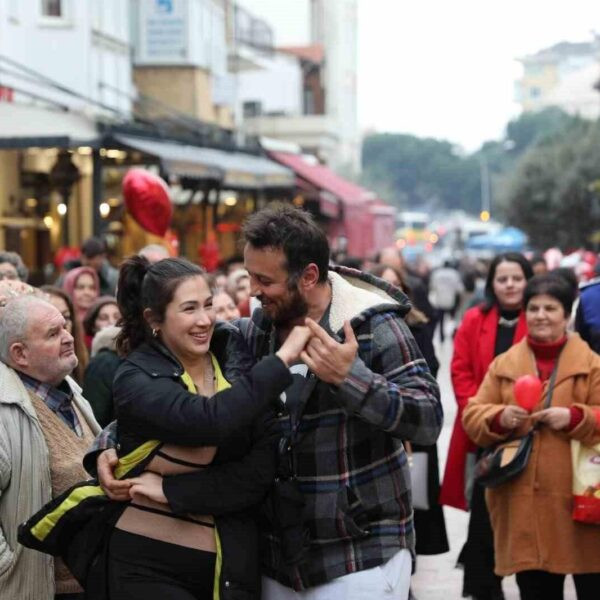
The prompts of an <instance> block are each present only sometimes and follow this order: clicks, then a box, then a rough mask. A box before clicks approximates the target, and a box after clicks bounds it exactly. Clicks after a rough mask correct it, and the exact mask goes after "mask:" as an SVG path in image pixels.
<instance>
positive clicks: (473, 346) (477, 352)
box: [440, 252, 533, 600]
mask: <svg viewBox="0 0 600 600" xmlns="http://www.w3.org/2000/svg"><path fill="white" fill-rule="evenodd" d="M532 274H533V273H532V270H531V266H530V264H529V262H528V261H527V259H526V258H525V257H524V256H523V255H522V254H519V253H513V252H509V253H505V254H500V255H498V256H496V257H495V258H494V260H493V261H492V263H491V265H490V269H489V273H488V277H487V280H486V284H485V295H486V301H485V302H484V303H483V304H482V305H480V306H476V307H475V308H471V309H470V310H468V311H467V312H466V313H465V316H464V318H463V321H462V323H461V325H460V327H459V328H458V330H457V332H456V336H455V338H454V354H453V356H452V364H451V368H450V372H451V376H452V385H453V388H454V395H455V397H456V402H457V404H458V412H457V415H456V420H455V422H454V430H453V432H452V438H451V440H450V447H449V450H448V461H447V463H446V470H445V473H444V481H443V484H442V490H441V494H440V503H441V504H445V505H446V506H453V507H455V508H459V509H462V510H468V509H469V503H468V502H467V499H466V498H465V484H466V483H467V481H466V478H465V471H466V466H467V456H468V454H469V453H473V454H472V456H473V457H474V453H475V452H476V451H477V448H476V447H475V446H474V445H473V443H472V442H471V441H470V440H469V438H468V437H467V435H466V433H465V431H464V429H463V427H462V424H461V418H462V411H463V409H464V407H465V406H466V404H467V402H468V400H469V398H470V397H472V396H474V395H475V394H476V393H477V390H478V388H479V385H480V384H481V382H482V381H483V378H484V376H485V374H486V372H487V369H488V367H489V365H490V363H491V362H492V361H493V359H494V358H495V357H496V356H497V355H498V354H501V353H502V352H505V351H506V350H508V349H509V348H510V347H511V346H512V345H513V344H514V343H516V342H518V341H519V340H520V339H522V338H523V337H525V335H526V333H527V328H526V325H525V314H524V312H523V311H522V302H523V291H524V289H525V285H526V283H527V280H528V279H529V278H530V277H531V276H532ZM471 511H472V512H471V520H470V523H469V535H468V538H467V542H466V544H465V547H464V548H463V551H462V552H461V556H460V558H459V562H462V563H463V564H464V568H465V572H464V589H463V594H466V595H469V594H470V595H472V596H473V597H474V598H476V599H477V600H492V599H493V600H496V599H497V598H502V588H501V585H500V579H499V578H497V577H496V576H495V575H494V551H493V537H492V530H491V526H490V525H489V517H488V515H487V509H486V507H485V498H484V495H483V489H482V488H481V487H480V486H476V487H475V489H473V494H472V497H471ZM488 542H489V543H488Z"/></svg>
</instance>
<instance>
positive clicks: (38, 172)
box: [0, 103, 98, 284]
mask: <svg viewBox="0 0 600 600" xmlns="http://www.w3.org/2000/svg"><path fill="white" fill-rule="evenodd" d="M0 123H2V127H1V129H0V132H1V134H0V135H1V137H0V247H2V248H6V249H7V250H11V251H14V252H18V253H19V254H20V255H21V256H22V257H23V259H24V261H25V262H26V264H27V265H28V266H29V268H30V270H31V280H32V282H33V283H36V284H40V283H43V282H44V281H46V280H47V279H49V278H51V277H52V271H53V265H52V257H53V256H54V253H55V252H56V251H57V250H58V248H59V247H61V246H69V245H70V246H78V245H79V244H80V243H81V241H82V240H83V239H85V238H86V237H88V236H89V235H91V232H92V228H91V223H92V216H91V213H90V211H91V206H92V171H93V166H92V153H93V146H94V145H95V144H96V143H97V138H98V133H97V130H96V126H95V124H94V122H93V121H92V120H90V119H87V118H86V117H84V116H81V115H77V114H73V113H69V112H66V111H61V110H49V109H43V108H39V107H35V106H27V105H19V104H2V103H0Z"/></svg>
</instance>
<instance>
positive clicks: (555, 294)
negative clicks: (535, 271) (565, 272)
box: [523, 271, 577, 318]
mask: <svg viewBox="0 0 600 600" xmlns="http://www.w3.org/2000/svg"><path fill="white" fill-rule="evenodd" d="M542 295H546V296H550V297H551V298H554V299H555V300H558V301H559V302H560V303H561V304H562V307H563V309H564V311H565V317H567V318H568V317H569V315H570V314H571V309H572V308H573V302H575V297H576V295H577V293H576V291H575V289H573V286H572V285H571V284H570V283H569V282H568V281H567V280H566V279H565V277H564V276H562V275H559V274H558V273H556V272H554V271H552V272H550V273H544V274H543V275H535V276H534V277H532V278H531V279H530V280H529V281H528V282H527V286H526V287H525V292H524V293H523V306H524V307H525V308H527V305H528V304H529V301H530V300H531V299H532V298H533V297H534V296H542Z"/></svg>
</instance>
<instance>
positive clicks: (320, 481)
mask: <svg viewBox="0 0 600 600" xmlns="http://www.w3.org/2000/svg"><path fill="white" fill-rule="evenodd" d="M329 280H330V283H331V286H332V301H331V306H330V310H329V312H328V316H329V323H321V325H322V326H324V327H325V328H326V329H328V331H330V334H331V335H332V336H333V337H334V338H336V339H338V340H339V341H341V340H342V339H343V322H344V320H350V323H351V325H352V327H353V329H354V332H355V334H356V337H357V339H358V342H359V350H358V356H357V358H356V359H355V361H354V364H353V365H352V368H351V371H350V373H349V375H348V377H347V378H346V380H345V381H344V383H343V384H342V385H341V386H340V387H339V388H335V387H334V386H331V385H329V384H326V383H324V382H322V381H319V380H318V379H317V378H316V377H315V376H314V375H312V374H309V376H308V377H307V380H306V382H305V384H304V385H305V386H306V387H305V388H304V390H303V393H302V396H307V397H308V399H307V402H306V405H305V408H304V411H303V413H302V415H301V418H300V420H299V421H298V423H297V424H296V427H295V433H294V434H293V435H292V436H291V437H290V434H291V433H292V422H291V419H290V416H289V414H287V413H286V412H285V411H283V412H282V413H281V414H280V421H281V426H282V428H283V431H284V433H285V435H286V436H288V437H290V440H291V444H290V448H291V450H290V453H291V457H290V458H291V462H290V464H291V465H293V470H294V476H295V478H296V480H297V482H298V485H299V488H300V491H301V492H302V494H303V496H304V499H305V508H304V520H305V523H306V525H307V528H308V532H309V542H310V545H309V549H308V554H307V559H306V560H305V561H304V562H302V563H301V564H300V566H294V567H289V566H287V565H286V564H284V562H283V560H282V558H281V557H282V549H281V540H280V539H279V538H278V535H277V534H276V533H275V531H274V530H268V529H267V530H265V531H264V532H263V542H264V544H263V546H264V549H263V553H262V554H263V556H262V560H263V572H264V573H265V574H266V575H268V576H270V577H272V578H275V579H277V580H278V581H279V582H281V583H282V584H284V585H287V586H289V587H293V588H294V589H297V590H301V589H304V588H308V587H312V586H317V585H320V584H323V583H325V582H327V581H330V580H332V579H334V578H336V577H340V576H342V575H346V574H349V573H354V572H356V571H361V570H364V569H369V568H373V567H376V566H378V565H381V564H383V563H384V562H386V561H387V560H389V559H390V558H391V557H392V556H393V555H394V554H395V553H396V552H398V551H399V550H400V549H402V548H407V549H409V550H410V551H411V552H412V553H413V554H414V529H413V512H412V503H411V492H410V473H409V468H408V464H407V457H406V454H405V452H404V448H403V446H402V440H409V441H412V442H415V443H417V444H423V445H429V444H434V443H435V441H436V439H437V437H438V435H439V433H440V430H441V426H442V419H443V414H442V407H441V403H440V398H439V388H438V386H437V383H436V381H435V379H434V378H433V377H432V376H431V374H430V372H429V369H428V367H427V363H426V362H425V360H424V359H423V357H422V356H421V353H420V351H419V349H418V347H417V345H416V343H415V341H414V339H413V337H412V335H411V333H410V331H409V330H408V327H407V325H406V323H405V322H404V319H403V317H404V315H405V314H406V313H407V312H408V310H409V307H410V305H409V303H408V300H407V298H406V296H404V294H402V292H400V291H399V290H398V289H397V288H394V287H392V286H390V285H389V284H386V283H385V282H383V281H382V280H380V279H378V278H375V277H373V276H371V275H367V274H364V273H361V272H359V271H356V270H353V269H347V268H344V267H333V268H332V269H331V270H330V275H329ZM240 328H241V330H242V333H243V335H244V337H245V339H246V342H247V343H248V345H249V347H250V349H251V350H252V351H253V353H254V355H255V357H256V358H257V359H258V358H261V357H262V356H264V355H266V354H268V353H270V352H272V351H273V350H274V348H275V342H274V340H275V335H274V328H273V325H272V323H271V322H270V321H269V320H268V319H267V318H266V317H265V315H264V314H263V313H262V311H261V310H256V311H254V313H253V315H252V318H251V319H246V320H242V321H241V322H240ZM274 529H275V528H274Z"/></svg>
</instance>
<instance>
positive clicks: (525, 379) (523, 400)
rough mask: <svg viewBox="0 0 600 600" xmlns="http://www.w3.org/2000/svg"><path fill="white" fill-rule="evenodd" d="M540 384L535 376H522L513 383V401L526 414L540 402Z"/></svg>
mask: <svg viewBox="0 0 600 600" xmlns="http://www.w3.org/2000/svg"><path fill="white" fill-rule="evenodd" d="M541 395H542V382H541V381H540V379H539V378H538V377H535V375H522V376H521V377H519V378H518V379H517V380H516V381H515V399H516V400H517V404H518V405H519V406H520V407H522V408H524V409H525V410H526V411H527V412H531V411H532V410H533V407H534V406H535V405H536V404H537V403H538V402H539V401H540V397H541Z"/></svg>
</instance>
